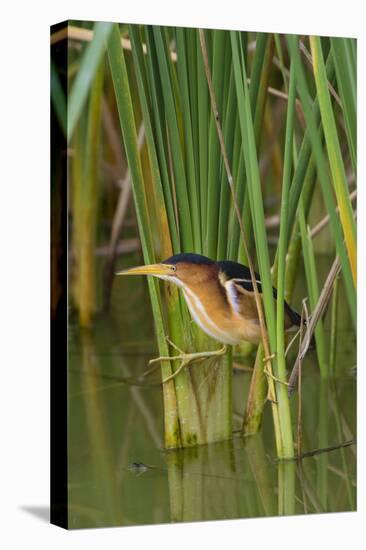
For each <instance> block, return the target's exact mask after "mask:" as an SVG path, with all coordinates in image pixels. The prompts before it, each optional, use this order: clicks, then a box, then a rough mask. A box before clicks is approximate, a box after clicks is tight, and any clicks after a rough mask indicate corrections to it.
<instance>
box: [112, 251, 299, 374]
mask: <svg viewBox="0 0 366 550" xmlns="http://www.w3.org/2000/svg"><path fill="white" fill-rule="evenodd" d="M117 275H152V276H153V277H158V278H159V279H164V280H166V281H169V282H171V283H173V284H175V285H177V286H178V287H180V288H181V289H182V291H183V295H184V298H185V300H186V302H187V305H188V308H189V311H190V313H191V315H192V317H193V319H194V321H195V322H196V323H197V324H198V325H199V327H200V328H201V329H202V330H203V331H204V332H206V334H208V335H209V336H211V337H212V338H214V339H215V340H218V341H219V342H221V343H223V344H225V346H226V344H231V345H235V344H238V343H240V342H242V341H243V340H246V341H248V342H252V343H254V344H258V343H259V342H260V341H261V329H260V324H259V318H258V310H257V305H256V302H255V296H254V290H253V283H252V279H251V275H250V270H249V268H248V267H246V266H244V265H242V264H239V263H237V262H231V261H226V260H223V261H214V260H210V259H209V258H206V257H205V256H201V255H199V254H177V255H175V256H171V257H170V258H168V259H167V260H164V261H163V262H161V263H160V264H152V265H143V266H139V267H132V268H130V269H125V270H123V271H120V272H119V273H117ZM255 277H256V281H257V287H258V292H262V286H261V281H260V277H259V275H258V274H257V273H255ZM273 295H274V298H276V296H277V293H276V289H275V288H273ZM284 308H285V331H291V330H297V329H298V328H299V326H300V325H301V317H300V315H299V314H298V313H296V311H294V310H293V309H292V308H291V307H290V306H289V305H288V304H287V302H285V303H284ZM174 347H175V348H176V349H178V348H177V347H176V346H174ZM225 349H226V348H225V347H224V348H222V349H221V350H218V351H217V352H206V353H205V354H204V353H196V354H195V353H192V354H185V353H183V352H182V351H181V350H179V349H178V351H179V352H180V355H179V356H175V357H174V359H177V357H178V358H180V359H182V364H183V363H184V364H187V363H189V362H191V361H192V360H197V359H201V358H202V357H203V356H204V355H206V356H212V355H213V354H215V353H216V354H223V353H224V352H225ZM159 359H162V358H159ZM172 359H173V358H172ZM179 370H181V369H179ZM175 374H177V372H176V373H175Z"/></svg>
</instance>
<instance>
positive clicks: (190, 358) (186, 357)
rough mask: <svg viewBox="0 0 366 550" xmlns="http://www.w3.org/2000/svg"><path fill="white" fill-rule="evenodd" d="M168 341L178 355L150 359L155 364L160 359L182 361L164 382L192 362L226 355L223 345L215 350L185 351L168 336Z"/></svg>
mask: <svg viewBox="0 0 366 550" xmlns="http://www.w3.org/2000/svg"><path fill="white" fill-rule="evenodd" d="M167 341H168V342H169V344H170V345H171V346H172V348H174V349H175V350H176V351H178V355H173V356H162V357H156V358H155V359H151V360H150V361H149V365H153V364H154V363H158V362H160V361H177V360H178V361H181V364H180V365H179V367H178V369H177V370H176V371H175V372H174V373H173V374H171V375H170V376H168V377H167V378H165V379H164V380H163V381H162V383H163V384H166V382H169V381H170V380H173V378H175V377H176V376H177V375H178V374H179V373H180V372H181V371H182V370H183V369H184V368H185V367H187V366H189V365H190V364H191V363H195V362H196V361H203V360H204V359H208V358H210V357H219V356H220V355H225V353H226V351H227V347H226V346H223V347H222V348H220V349H218V350H214V351H198V352H195V353H185V352H184V351H182V350H181V349H180V348H179V347H178V346H177V345H176V344H174V342H172V341H171V340H170V339H169V338H168V337H167Z"/></svg>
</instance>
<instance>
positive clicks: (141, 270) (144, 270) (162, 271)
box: [116, 264, 173, 277]
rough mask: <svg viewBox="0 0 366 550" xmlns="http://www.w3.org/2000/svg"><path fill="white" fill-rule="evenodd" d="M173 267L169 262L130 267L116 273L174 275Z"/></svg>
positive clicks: (157, 275)
mask: <svg viewBox="0 0 366 550" xmlns="http://www.w3.org/2000/svg"><path fill="white" fill-rule="evenodd" d="M172 267H173V266H171V265H169V264H151V265H140V266H138V267H130V268H129V269H124V270H123V271H118V273H116V275H155V277H159V276H167V275H172Z"/></svg>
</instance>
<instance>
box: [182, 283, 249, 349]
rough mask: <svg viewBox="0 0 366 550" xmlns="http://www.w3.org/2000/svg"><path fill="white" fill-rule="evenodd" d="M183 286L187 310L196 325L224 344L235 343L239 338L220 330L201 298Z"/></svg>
mask: <svg viewBox="0 0 366 550" xmlns="http://www.w3.org/2000/svg"><path fill="white" fill-rule="evenodd" d="M181 286H182V287H183V293H184V297H185V299H186V302H187V305H188V308H189V311H190V312H191V315H192V317H193V319H194V320H195V322H196V323H197V325H198V326H199V327H200V328H201V329H202V330H203V331H204V332H206V333H207V334H209V336H211V337H212V338H214V339H215V340H218V341H219V342H222V343H224V344H231V345H234V344H237V343H238V342H239V341H240V340H236V339H234V338H233V337H232V336H231V335H230V334H229V333H227V332H225V331H223V330H220V329H219V328H218V327H217V325H216V324H215V323H214V322H213V321H212V320H211V319H210V317H209V316H208V315H207V312H206V309H205V307H204V306H203V304H202V302H201V300H200V299H199V298H198V297H197V296H196V295H195V294H193V292H191V291H190V290H189V288H187V287H186V286H185V285H183V284H182V285H181Z"/></svg>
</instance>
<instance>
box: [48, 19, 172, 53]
mask: <svg viewBox="0 0 366 550" xmlns="http://www.w3.org/2000/svg"><path fill="white" fill-rule="evenodd" d="M93 35H94V32H93V31H92V30H90V29H82V28H80V27H75V26H73V25H67V26H66V27H64V28H63V29H60V30H59V31H57V32H54V33H53V34H51V44H52V45H53V44H57V42H60V41H61V40H66V39H71V40H79V41H81V42H91V41H92V40H93ZM121 44H122V48H123V49H124V50H129V51H131V50H132V45H131V41H130V40H129V39H128V38H121ZM142 51H143V52H144V54H146V53H147V47H146V44H142ZM170 55H171V58H172V61H177V54H176V52H173V51H171V52H170Z"/></svg>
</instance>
